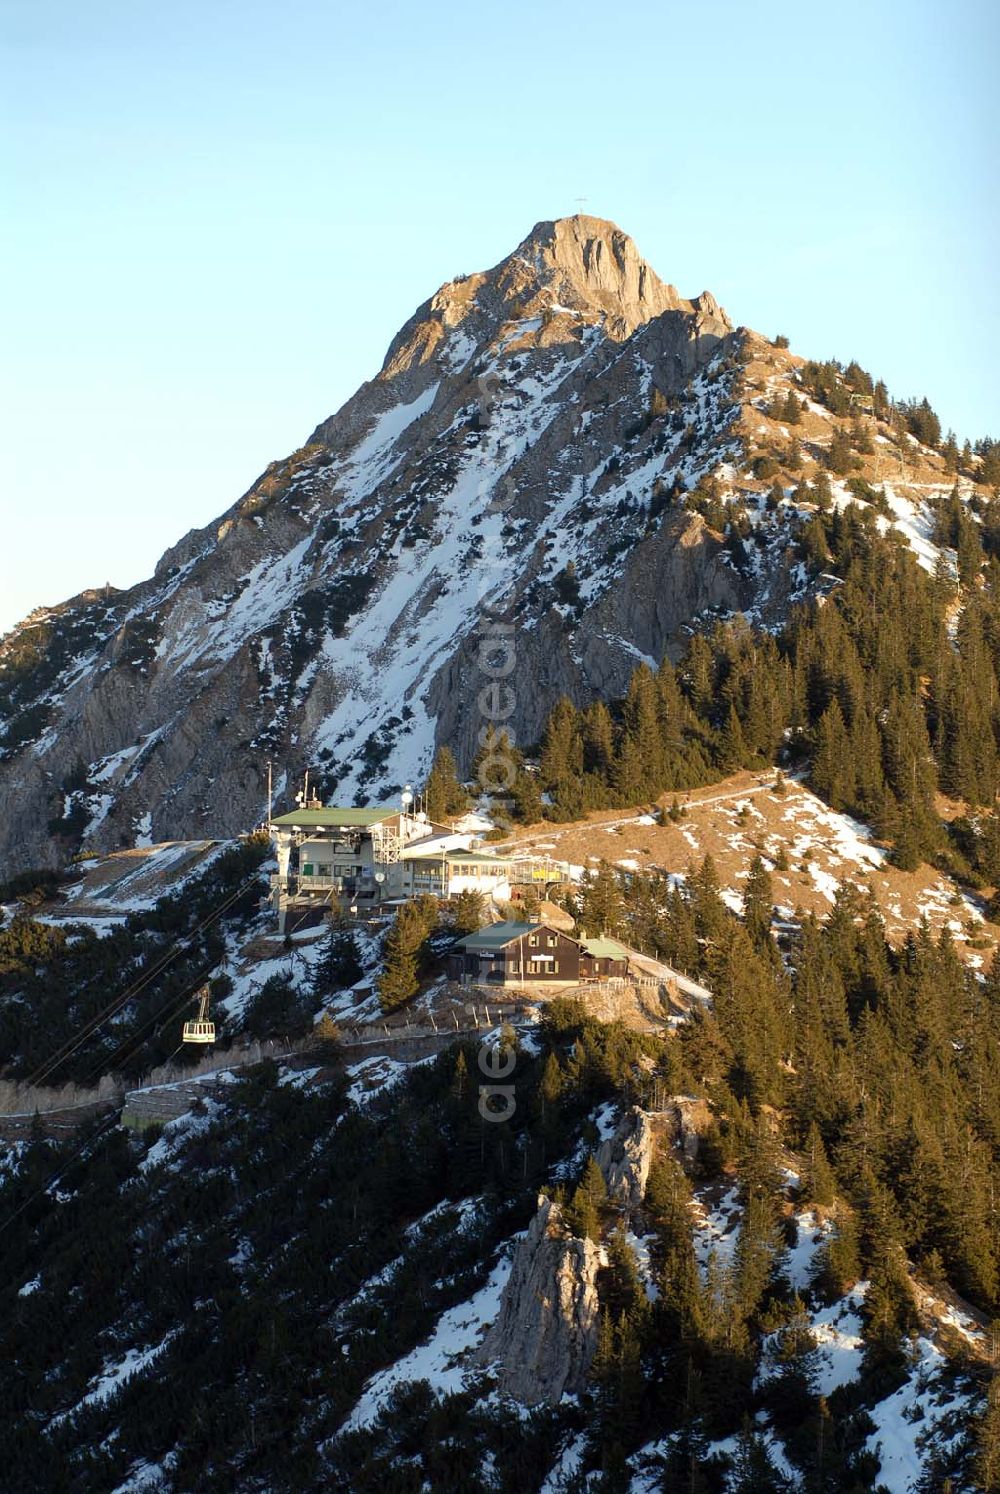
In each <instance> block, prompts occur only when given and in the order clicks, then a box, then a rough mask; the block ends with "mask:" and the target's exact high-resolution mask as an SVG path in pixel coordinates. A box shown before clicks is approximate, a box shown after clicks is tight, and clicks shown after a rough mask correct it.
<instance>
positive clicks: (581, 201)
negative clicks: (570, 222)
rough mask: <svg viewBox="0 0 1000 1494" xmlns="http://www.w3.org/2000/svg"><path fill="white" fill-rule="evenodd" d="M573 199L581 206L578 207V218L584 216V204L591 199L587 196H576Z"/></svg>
mask: <svg viewBox="0 0 1000 1494" xmlns="http://www.w3.org/2000/svg"><path fill="white" fill-rule="evenodd" d="M573 201H574V202H576V203H578V204H579V207H578V208H577V213H576V216H577V217H578V218H582V217H583V205H584V203H585V202H587V201H589V199H588V198H586V197H574V198H573Z"/></svg>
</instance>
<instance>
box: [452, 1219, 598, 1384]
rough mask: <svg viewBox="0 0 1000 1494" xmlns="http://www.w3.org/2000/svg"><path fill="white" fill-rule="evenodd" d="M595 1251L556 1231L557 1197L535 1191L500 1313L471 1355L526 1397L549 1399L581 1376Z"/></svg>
mask: <svg viewBox="0 0 1000 1494" xmlns="http://www.w3.org/2000/svg"><path fill="white" fill-rule="evenodd" d="M600 1261H601V1257H600V1251H599V1249H598V1247H597V1246H596V1245H595V1244H594V1243H593V1241H591V1240H578V1239H575V1238H574V1237H572V1236H566V1235H565V1234H564V1233H563V1225H562V1213H561V1210H560V1208H559V1205H558V1204H556V1203H554V1202H553V1201H552V1200H551V1199H549V1198H540V1199H539V1201H538V1212H537V1214H536V1215H535V1217H534V1219H533V1220H532V1221H531V1225H530V1227H529V1229H528V1232H527V1234H526V1235H525V1236H524V1238H523V1240H522V1241H521V1242H520V1245H519V1246H518V1250H517V1253H516V1255H515V1257H514V1263H513V1266H512V1267H511V1273H510V1276H509V1277H508V1278H507V1284H506V1286H505V1287H504V1291H503V1297H502V1300H501V1305H500V1313H499V1315H498V1317H497V1319H496V1321H495V1322H494V1323H493V1325H492V1327H491V1328H490V1329H489V1331H488V1333H487V1336H486V1338H485V1339H484V1340H483V1343H482V1345H481V1347H480V1348H479V1350H478V1352H477V1354H476V1355H475V1361H476V1362H477V1363H478V1364H481V1365H494V1366H495V1367H496V1371H497V1374H498V1377H499V1382H500V1386H501V1388H502V1389H503V1390H505V1391H506V1392H507V1394H508V1395H512V1396H514V1398H515V1399H516V1400H519V1401H523V1402H524V1403H525V1405H538V1404H540V1403H541V1402H545V1401H547V1402H548V1403H549V1404H550V1405H555V1404H557V1402H558V1401H559V1400H560V1398H561V1397H562V1396H563V1395H564V1394H569V1395H575V1394H578V1393H579V1391H581V1390H582V1389H583V1387H584V1385H585V1384H586V1381H587V1373H588V1371H589V1369H590V1362H591V1360H592V1359H593V1357H594V1350H595V1349H596V1347H597V1329H598V1320H599V1306H598V1300H597V1272H598V1269H599V1267H600Z"/></svg>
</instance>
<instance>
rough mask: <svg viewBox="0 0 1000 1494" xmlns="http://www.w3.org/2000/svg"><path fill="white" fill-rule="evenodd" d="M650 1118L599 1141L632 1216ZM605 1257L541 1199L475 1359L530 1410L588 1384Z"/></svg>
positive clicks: (645, 1162) (626, 1120)
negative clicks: (494, 1374) (574, 1231)
mask: <svg viewBox="0 0 1000 1494" xmlns="http://www.w3.org/2000/svg"><path fill="white" fill-rule="evenodd" d="M653 1149H654V1136H653V1126H652V1123H651V1118H650V1116H649V1115H647V1114H646V1112H645V1111H643V1110H640V1109H639V1108H638V1107H633V1109H632V1110H630V1111H629V1112H628V1113H627V1114H626V1115H625V1116H624V1117H623V1119H622V1120H621V1122H620V1124H619V1125H618V1127H617V1128H616V1130H615V1132H614V1134H613V1135H611V1136H609V1137H608V1138H607V1140H606V1141H604V1142H602V1144H601V1147H600V1149H599V1151H598V1153H597V1161H598V1165H599V1166H600V1169H601V1172H602V1174H603V1175H604V1181H605V1183H606V1184H607V1189H608V1198H609V1200H610V1201H611V1202H612V1203H613V1204H614V1205H615V1206H616V1207H617V1208H619V1209H621V1210H622V1211H623V1217H624V1218H625V1219H626V1220H628V1219H631V1218H632V1217H633V1216H634V1214H635V1212H636V1211H637V1210H638V1209H640V1208H641V1206H642V1200H643V1196H644V1194H645V1191H646V1180H647V1178H648V1177H649V1167H650V1163H651V1162H652V1159H653ZM604 1261H605V1255H604V1252H603V1250H602V1249H601V1247H600V1246H598V1245H596V1244H595V1243H594V1242H593V1241H592V1240H589V1239H580V1238H578V1237H577V1236H575V1235H573V1234H572V1233H571V1232H570V1230H569V1229H568V1228H567V1223H566V1219H565V1216H564V1213H563V1210H562V1208H561V1207H560V1205H559V1204H558V1203H556V1202H555V1201H554V1200H553V1199H551V1198H546V1197H542V1198H539V1200H538V1212H537V1213H536V1214H535V1217H534V1219H533V1220H532V1221H531V1225H530V1226H529V1228H528V1231H527V1233H526V1234H525V1236H524V1238H523V1239H522V1240H521V1242H520V1244H519V1245H518V1248H517V1253H516V1255H515V1257H514V1261H513V1265H512V1266H511V1272H510V1276H509V1277H508V1279H507V1284H506V1286H505V1287H504V1291H503V1296H502V1297H501V1301H500V1311H499V1314H498V1316H497V1318H496V1320H495V1322H494V1323H493V1324H492V1326H491V1328H490V1330H489V1332H488V1333H487V1335H486V1338H485V1339H484V1340H483V1343H482V1346H481V1347H480V1349H479V1350H478V1351H477V1354H476V1356H475V1359H476V1362H477V1363H479V1364H482V1365H490V1366H492V1367H493V1368H494V1371H495V1372H496V1374H497V1376H498V1378H499V1382H500V1386H501V1388H502V1389H503V1390H504V1391H506V1392H507V1394H508V1395H512V1396H514V1397H515V1399H517V1400H520V1401H523V1402H525V1404H527V1405H534V1404H539V1403H541V1402H543V1401H547V1402H549V1403H550V1404H552V1405H557V1404H558V1403H559V1401H560V1399H561V1397H562V1396H563V1395H564V1394H568V1395H578V1394H579V1393H580V1391H581V1390H582V1389H583V1387H584V1385H585V1384H586V1381H587V1374H588V1371H589V1369H590V1364H591V1360H592V1359H593V1357H594V1351H595V1349H596V1348H597V1334H598V1327H599V1323H600V1302H599V1300H598V1290H597V1275H598V1271H599V1270H600V1268H601V1265H602V1264H603V1263H604Z"/></svg>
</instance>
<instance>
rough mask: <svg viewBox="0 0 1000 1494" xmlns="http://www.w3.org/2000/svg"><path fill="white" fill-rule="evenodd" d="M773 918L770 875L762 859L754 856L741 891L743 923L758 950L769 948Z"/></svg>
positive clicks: (772, 890) (772, 893)
mask: <svg viewBox="0 0 1000 1494" xmlns="http://www.w3.org/2000/svg"><path fill="white" fill-rule="evenodd" d="M773 916H774V888H773V886H772V883H771V875H770V873H769V872H768V870H767V867H766V866H765V864H764V860H763V857H761V856H755V857H754V859H753V860H752V861H751V863H750V871H749V873H748V875H747V880H746V886H745V888H744V889H743V921H744V923H745V924H746V928H747V933H748V934H749V935H750V937H751V939H752V940H753V942H754V944H756V945H757V947H758V949H765V948H766V949H770V947H771V919H772V918H773Z"/></svg>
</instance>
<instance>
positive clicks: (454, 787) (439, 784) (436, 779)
mask: <svg viewBox="0 0 1000 1494" xmlns="http://www.w3.org/2000/svg"><path fill="white" fill-rule="evenodd" d="M424 793H425V796H426V803H427V814H428V816H429V817H430V818H431V819H432V820H437V821H440V820H445V819H448V818H449V817H451V816H453V815H458V814H462V812H463V811H464V810H466V809H468V807H469V796H468V794H467V793H466V791H465V789H464V788H463V786H462V784H461V782H460V781H459V777H458V769H457V767H456V765H455V758H454V756H453V754H452V752H451V749H450V748H449V747H445V746H441V747H439V748H438V750H437V752H436V753H435V754H434V762H433V764H432V766H431V771H430V773H429V775H428V778H427V782H426V784H425V785H424Z"/></svg>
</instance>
